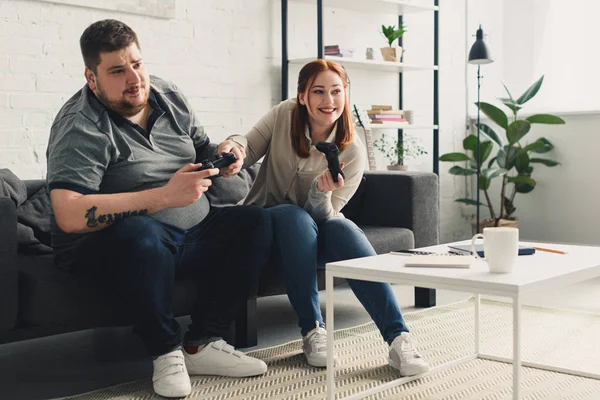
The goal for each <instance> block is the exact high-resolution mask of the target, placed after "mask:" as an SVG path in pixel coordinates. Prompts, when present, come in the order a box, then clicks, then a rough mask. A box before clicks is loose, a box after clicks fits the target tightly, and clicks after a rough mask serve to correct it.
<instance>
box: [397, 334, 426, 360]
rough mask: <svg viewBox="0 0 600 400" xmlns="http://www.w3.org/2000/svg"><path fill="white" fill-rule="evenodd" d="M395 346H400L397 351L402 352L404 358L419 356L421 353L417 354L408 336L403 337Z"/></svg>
mask: <svg viewBox="0 0 600 400" xmlns="http://www.w3.org/2000/svg"><path fill="white" fill-rule="evenodd" d="M397 347H400V348H399V349H398V350H399V352H398V353H400V354H402V356H404V357H405V358H421V354H419V352H418V351H417V349H416V348H415V346H413V344H412V341H411V340H410V338H406V337H403V338H402V341H401V342H400V344H399V346H397Z"/></svg>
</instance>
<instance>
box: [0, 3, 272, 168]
mask: <svg viewBox="0 0 600 400" xmlns="http://www.w3.org/2000/svg"><path fill="white" fill-rule="evenodd" d="M272 8H273V2H272V1H271V0H253V1H235V0H228V1H219V2H212V1H191V0H190V1H177V8H176V18H175V19H160V18H153V17H146V16H142V15H136V14H125V13H120V12H111V11H106V10H98V9H92V8H84V7H74V6H69V5H57V4H50V3H45V2H38V1H26V0H19V1H15V0H0V138H1V139H0V167H4V168H10V169H11V170H13V171H14V172H15V173H16V174H18V175H19V176H20V177H22V178H39V177H43V176H45V170H46V167H45V151H46V144H47V140H48V134H49V127H50V124H51V122H52V120H53V118H54V116H55V115H56V112H57V111H58V110H59V109H60V107H61V105H62V104H63V103H64V102H65V101H66V100H67V99H68V98H69V97H70V96H72V95H73V93H74V92H75V91H77V90H78V89H79V88H81V87H82V86H83V84H84V83H85V81H84V78H83V68H84V66H83V61H82V59H81V54H80V51H79V37H80V36H81V33H82V32H83V30H84V29H85V28H86V27H87V26H88V25H89V24H91V23H92V22H94V21H96V20H99V19H104V18H116V19H120V20H122V21H124V22H125V23H127V24H128V25H130V26H131V27H132V28H133V29H134V30H135V31H136V32H137V34H138V36H139V39H140V45H141V47H142V54H143V55H144V58H145V61H146V63H147V67H148V69H149V71H150V73H152V74H155V75H158V76H161V77H163V78H165V79H169V80H172V81H174V82H175V83H176V84H177V85H179V86H180V87H181V88H182V89H183V90H184V92H185V94H186V95H187V97H188V98H189V100H190V101H191V103H192V105H193V107H194V108H195V109H196V111H197V112H198V113H199V116H200V118H201V120H202V122H203V123H204V125H205V126H206V128H207V131H208V133H209V136H210V137H211V139H212V140H216V141H218V140H220V139H223V138H224V137H226V136H227V135H229V134H231V133H234V132H246V130H247V129H248V127H250V126H251V125H252V124H254V123H255V122H256V121H257V120H258V119H259V118H260V117H261V116H262V114H264V112H265V111H266V110H268V109H269V107H271V105H272V103H273V100H274V98H275V97H276V96H278V90H276V89H277V84H278V83H277V82H279V78H278V75H277V73H274V71H277V68H276V65H275V61H274V59H273V54H274V51H275V50H274V48H273V42H272V41H271V40H269V39H270V38H271V34H272V32H271V29H272V26H273V25H272V23H271V21H272V17H273V15H272ZM278 50H279V49H278V48H277V51H278Z"/></svg>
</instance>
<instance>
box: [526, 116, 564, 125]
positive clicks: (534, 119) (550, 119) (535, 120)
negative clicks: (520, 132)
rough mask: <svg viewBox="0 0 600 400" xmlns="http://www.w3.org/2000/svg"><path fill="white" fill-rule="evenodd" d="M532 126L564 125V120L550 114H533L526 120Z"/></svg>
mask: <svg viewBox="0 0 600 400" xmlns="http://www.w3.org/2000/svg"><path fill="white" fill-rule="evenodd" d="M526 119H527V121H529V122H530V123H532V124H555V125H562V124H565V120H564V119H562V118H561V117H557V116H556V115H552V114H535V115H532V116H530V117H527V118H526Z"/></svg>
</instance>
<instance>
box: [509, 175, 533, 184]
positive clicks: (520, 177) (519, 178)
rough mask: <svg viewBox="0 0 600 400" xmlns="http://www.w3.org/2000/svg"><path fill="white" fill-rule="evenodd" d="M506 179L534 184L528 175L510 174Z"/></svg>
mask: <svg viewBox="0 0 600 400" xmlns="http://www.w3.org/2000/svg"><path fill="white" fill-rule="evenodd" d="M508 181H509V182H512V183H526V184H528V185H531V186H535V179H533V178H532V177H530V176H523V175H517V176H510V177H509V178H508Z"/></svg>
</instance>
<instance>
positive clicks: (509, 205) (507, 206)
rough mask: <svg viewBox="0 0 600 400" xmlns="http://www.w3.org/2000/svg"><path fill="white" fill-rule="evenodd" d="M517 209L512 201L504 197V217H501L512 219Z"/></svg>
mask: <svg viewBox="0 0 600 400" xmlns="http://www.w3.org/2000/svg"><path fill="white" fill-rule="evenodd" d="M516 210H517V209H516V208H515V206H514V204H513V202H512V201H510V199H509V198H508V197H506V196H504V213H505V215H504V216H501V217H502V218H504V217H506V218H508V217H510V216H511V215H512V213H514V212H515V211H516Z"/></svg>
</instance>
